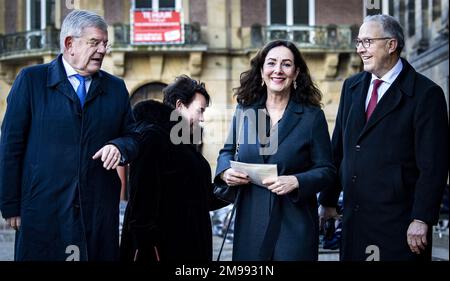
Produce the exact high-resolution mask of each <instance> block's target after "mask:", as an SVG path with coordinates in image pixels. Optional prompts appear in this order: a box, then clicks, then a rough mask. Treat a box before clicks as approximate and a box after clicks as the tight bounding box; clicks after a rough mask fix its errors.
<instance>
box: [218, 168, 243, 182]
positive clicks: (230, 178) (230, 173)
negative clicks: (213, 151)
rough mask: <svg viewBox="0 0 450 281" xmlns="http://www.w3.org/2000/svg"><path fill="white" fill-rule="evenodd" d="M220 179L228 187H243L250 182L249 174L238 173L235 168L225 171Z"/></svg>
mask: <svg viewBox="0 0 450 281" xmlns="http://www.w3.org/2000/svg"><path fill="white" fill-rule="evenodd" d="M220 178H221V179H222V180H223V181H224V182H225V183H226V184H227V185H228V186H237V185H243V184H247V183H249V182H250V178H249V177H248V175H247V174H245V173H242V172H238V171H236V170H235V169H233V168H229V169H227V170H225V171H224V172H223V173H222V174H221V175H220Z"/></svg>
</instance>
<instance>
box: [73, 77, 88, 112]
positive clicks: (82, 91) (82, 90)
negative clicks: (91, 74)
mask: <svg viewBox="0 0 450 281" xmlns="http://www.w3.org/2000/svg"><path fill="white" fill-rule="evenodd" d="M74 76H75V78H77V79H78V81H80V85H78V88H77V96H78V98H79V99H80V104H81V107H83V105H84V101H85V99H86V78H85V77H84V76H81V75H80V74H75V75H74Z"/></svg>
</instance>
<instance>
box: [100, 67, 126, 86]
mask: <svg viewBox="0 0 450 281" xmlns="http://www.w3.org/2000/svg"><path fill="white" fill-rule="evenodd" d="M100 73H101V76H102V79H103V80H105V81H107V82H108V83H113V84H114V86H117V85H119V84H120V85H124V83H125V82H124V81H123V80H122V79H120V78H119V77H117V76H114V75H112V74H110V73H108V72H106V71H104V70H100Z"/></svg>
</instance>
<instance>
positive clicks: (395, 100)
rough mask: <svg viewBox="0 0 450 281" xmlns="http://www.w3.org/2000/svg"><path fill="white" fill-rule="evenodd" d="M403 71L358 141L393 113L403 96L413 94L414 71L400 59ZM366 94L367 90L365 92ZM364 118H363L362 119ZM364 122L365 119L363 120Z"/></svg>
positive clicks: (377, 107) (378, 105) (379, 104)
mask: <svg viewBox="0 0 450 281" xmlns="http://www.w3.org/2000/svg"><path fill="white" fill-rule="evenodd" d="M402 63H403V69H402V71H401V72H400V74H399V75H398V77H397V79H395V81H394V83H392V85H391V86H390V87H389V89H388V91H387V92H386V93H385V94H384V96H383V98H382V99H381V100H380V102H379V103H378V104H377V106H376V107H375V110H374V112H373V113H372V116H371V117H370V119H369V120H368V122H367V123H366V125H365V126H364V128H363V130H362V131H361V134H360V135H359V137H358V141H359V140H360V139H361V138H362V137H363V136H364V135H365V134H366V133H367V132H369V131H370V129H372V128H373V127H374V126H376V125H377V124H378V123H379V122H380V121H381V120H382V119H383V118H384V117H386V116H387V115H389V113H391V112H392V111H394V110H395V109H396V108H397V107H398V106H399V104H400V102H401V100H402V98H403V94H406V95H412V94H413V93H414V89H413V88H414V77H415V70H414V69H413V68H412V66H411V65H410V64H409V63H408V62H407V61H406V60H404V59H402ZM366 92H367V90H366ZM364 118H365V117H364ZM364 120H365V119H364Z"/></svg>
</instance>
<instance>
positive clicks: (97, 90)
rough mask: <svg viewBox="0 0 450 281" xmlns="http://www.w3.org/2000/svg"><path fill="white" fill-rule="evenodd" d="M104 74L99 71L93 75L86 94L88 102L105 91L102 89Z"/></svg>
mask: <svg viewBox="0 0 450 281" xmlns="http://www.w3.org/2000/svg"><path fill="white" fill-rule="evenodd" d="M102 76H103V74H102V73H101V72H100V71H99V72H97V73H95V74H94V75H93V76H92V82H91V86H90V87H89V91H88V93H87V96H86V103H88V102H89V101H91V100H93V99H95V97H97V96H98V95H99V94H101V93H102V92H103V89H102V86H101V85H102V83H101V82H102Z"/></svg>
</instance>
